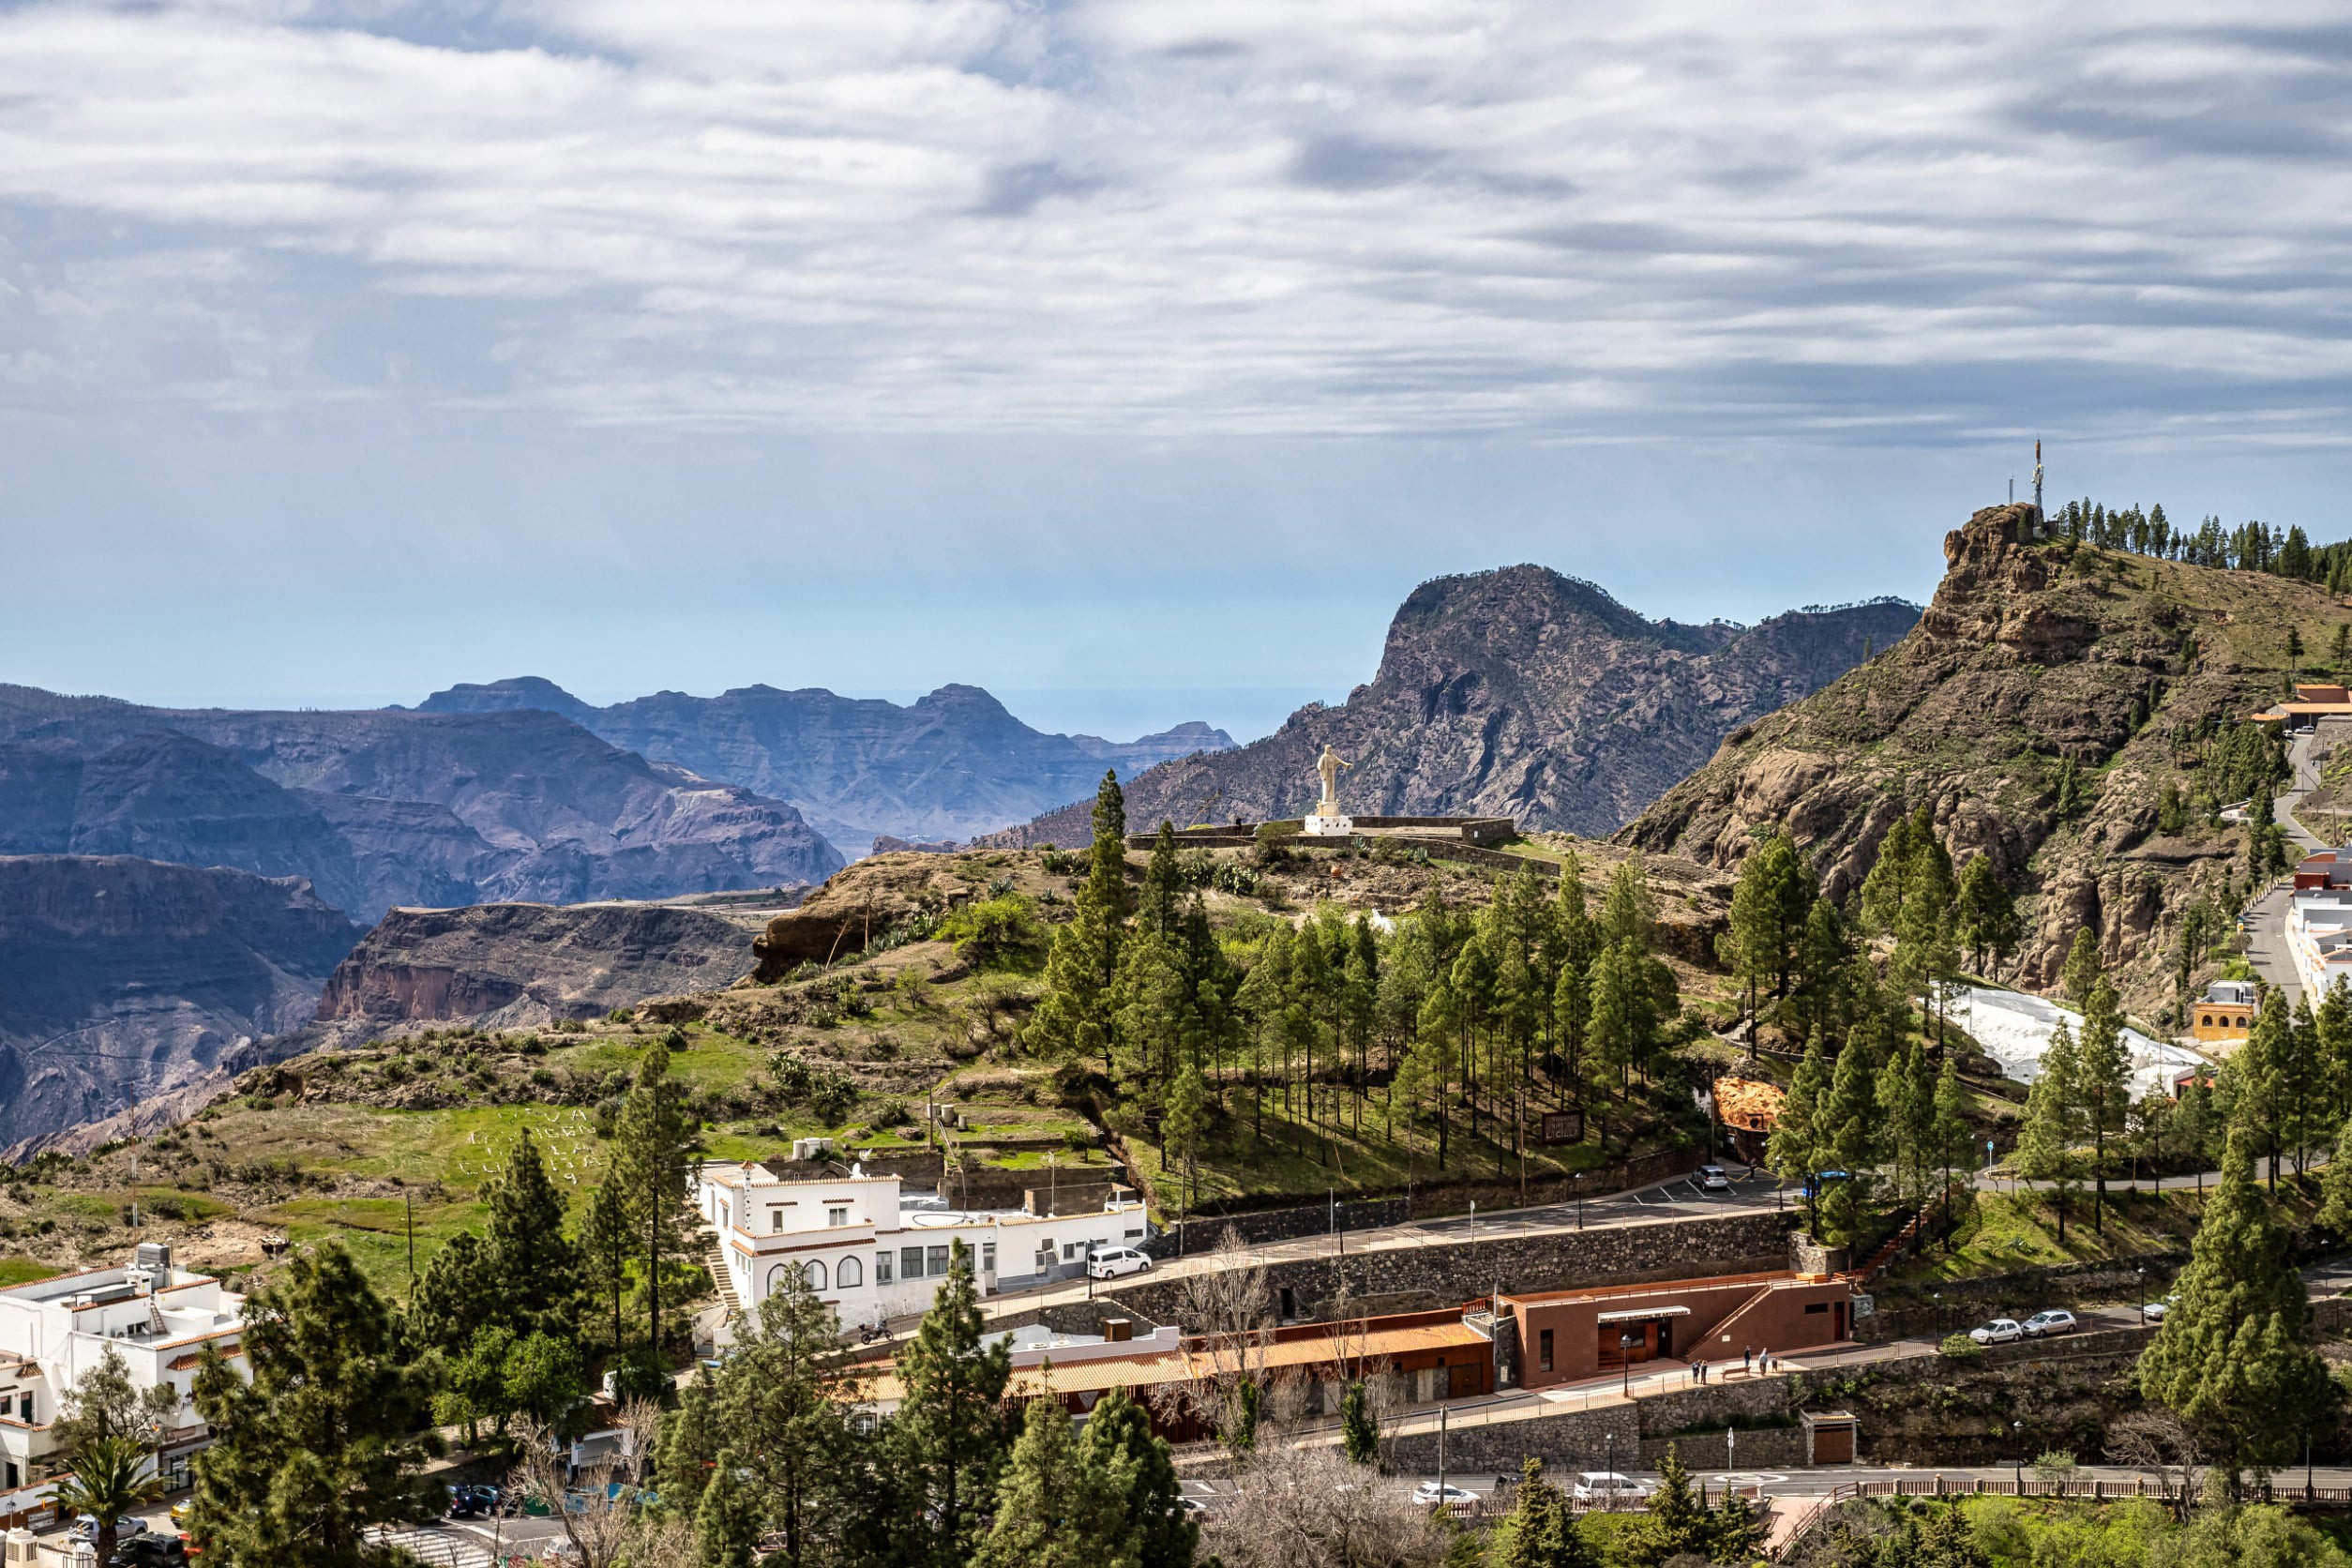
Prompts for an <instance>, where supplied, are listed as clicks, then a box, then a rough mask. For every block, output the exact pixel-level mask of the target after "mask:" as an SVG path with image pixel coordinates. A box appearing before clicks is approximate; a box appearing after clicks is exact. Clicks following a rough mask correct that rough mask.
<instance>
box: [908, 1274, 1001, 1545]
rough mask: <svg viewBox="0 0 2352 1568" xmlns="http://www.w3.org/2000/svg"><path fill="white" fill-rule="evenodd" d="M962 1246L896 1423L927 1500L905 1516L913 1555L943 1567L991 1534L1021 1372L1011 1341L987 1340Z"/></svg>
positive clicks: (911, 1472)
mask: <svg viewBox="0 0 2352 1568" xmlns="http://www.w3.org/2000/svg"><path fill="white" fill-rule="evenodd" d="M954 1247H955V1250H954V1251H953V1252H952V1253H951V1254H950V1255H949V1262H948V1269H947V1279H946V1281H945V1283H943V1284H942V1285H941V1286H940V1288H939V1291H938V1293H937V1294H936V1295H935V1296H933V1297H932V1299H931V1308H930V1310H929V1311H928V1312H927V1313H925V1314H924V1315H923V1324H922V1326H921V1327H920V1328H918V1329H917V1330H916V1331H915V1334H914V1337H913V1339H912V1340H910V1341H909V1342H908V1344H907V1346H906V1348H905V1349H902V1350H900V1351H899V1352H898V1379H899V1381H900V1383H901V1384H902V1385H903V1386H904V1389H905V1393H904V1395H903V1396H902V1397H901V1398H900V1400H899V1402H898V1413H897V1417H896V1418H895V1419H894V1420H893V1421H892V1423H891V1426H892V1430H893V1435H894V1436H895V1437H896V1438H897V1439H898V1440H899V1441H900V1443H901V1444H902V1448H901V1450H900V1454H899V1459H900V1461H901V1464H902V1465H903V1467H904V1469H903V1470H902V1480H903V1481H904V1482H905V1483H906V1484H908V1485H911V1486H912V1487H913V1488H914V1489H915V1490H916V1491H917V1492H918V1493H919V1495H920V1497H921V1505H920V1506H919V1507H918V1508H917V1509H916V1511H915V1516H914V1517H912V1518H911V1519H908V1520H906V1521H905V1526H906V1528H907V1530H909V1531H910V1532H911V1538H910V1540H909V1541H908V1542H907V1543H906V1550H905V1552H904V1553H903V1560H905V1561H907V1562H909V1563H912V1564H917V1565H922V1564H931V1565H935V1568H961V1565H962V1564H963V1563H964V1562H966V1561H967V1560H969V1559H970V1557H971V1555H972V1552H973V1551H974V1550H975V1549H976V1548H977V1546H978V1545H979V1543H980V1541H981V1539H982V1538H983V1537H984V1535H985V1534H986V1533H987V1525H988V1500H989V1498H990V1497H991V1496H993V1495H994V1493H995V1491H996V1482H997V1475H998V1473H999V1472H1000V1471H1001V1470H1003V1468H1004V1460H1005V1433H1004V1419H1003V1413H1002V1408H1001V1407H1002V1401H1003V1397H1004V1385H1005V1383H1006V1382H1007V1381H1008V1380H1010V1379H1011V1377H1012V1373H1013V1363H1012V1351H1011V1349H1010V1348H1009V1346H1008V1345H1007V1344H1006V1343H1005V1342H1004V1341H1003V1340H1001V1339H1000V1340H997V1341H995V1342H994V1343H986V1342H984V1340H983V1338H982V1331H981V1323H980V1291H979V1288H978V1287H977V1286H976V1285H975V1284H974V1283H973V1281H972V1253H971V1250H970V1249H969V1248H968V1247H966V1246H965V1245H964V1244H963V1243H961V1242H957V1243H956V1244H954Z"/></svg>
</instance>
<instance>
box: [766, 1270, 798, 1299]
mask: <svg viewBox="0 0 2352 1568" xmlns="http://www.w3.org/2000/svg"><path fill="white" fill-rule="evenodd" d="M791 1272H792V1265H791V1264H790V1263H778V1264H777V1265H776V1267H774V1268H772V1269H770V1270H769V1271H768V1294H769V1295H771V1296H773V1295H775V1294H776V1292H777V1291H778V1290H781V1289H784V1276H785V1275H786V1274H790V1273H791Z"/></svg>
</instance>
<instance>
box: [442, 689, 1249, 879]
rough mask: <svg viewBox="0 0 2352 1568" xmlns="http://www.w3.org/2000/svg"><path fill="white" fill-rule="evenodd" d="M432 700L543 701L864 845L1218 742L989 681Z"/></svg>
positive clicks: (995, 813) (1195, 727)
mask: <svg viewBox="0 0 2352 1568" xmlns="http://www.w3.org/2000/svg"><path fill="white" fill-rule="evenodd" d="M419 708H420V711H422V712H427V713H488V712H498V711H506V710H512V709H518V708H537V709H545V710H548V711H550V712H556V713H562V714H565V715H566V716H570V717H572V718H574V719H575V720H576V721H577V722H579V723H580V724H581V725H583V726H585V727H586V728H588V729H590V730H592V731H595V732H596V734H598V735H600V736H602V737H603V738H604V739H606V740H608V741H610V742H611V743H612V744H613V745H615V746H623V747H626V749H628V750H630V751H634V752H637V753H639V754H641V755H642V756H646V757H651V758H655V759H656V760H658V761H667V762H672V763H675V764H677V765H679V766H681V767H686V768H691V769H693V770H694V771H695V772H696V773H699V774H703V775H706V776H710V777H713V778H726V779H731V780H732V781H734V782H735V783H738V784H741V785H744V786H746V788H748V789H753V790H757V791H759V792H761V793H762V794H765V795H771V796H774V797H775V798H776V799H779V800H788V801H791V802H792V804H793V805H794V806H796V807H799V808H800V809H801V810H803V811H805V812H807V814H808V816H809V819H810V820H811V821H812V822H815V823H816V825H817V827H818V828H819V829H820V830H821V831H822V832H823V833H824V835H825V836H826V837H827V838H829V839H831V840H832V841H833V842H835V843H837V844H838V845H840V846H841V847H843V848H844V849H846V850H848V851H850V852H852V853H860V854H862V853H865V852H867V848H868V847H869V846H870V845H871V843H872V842H873V840H874V839H876V838H877V837H897V838H904V839H910V840H916V839H936V838H961V837H969V836H970V835H971V834H972V833H974V832H982V831H986V830H988V829H989V828H994V827H1000V826H1002V825H1003V824H1004V823H1005V822H1016V821H1018V820H1020V819H1021V818H1023V817H1026V816H1030V815H1033V814H1034V813H1036V812H1039V811H1043V810H1046V809H1048V807H1054V806H1058V805H1061V804H1062V803H1063V802H1064V801H1068V800H1071V799H1074V798H1076V797H1078V795H1081V794H1085V793H1087V792H1091V791H1092V790H1093V788H1094V786H1095V784H1096V783H1097V782H1098V781H1099V780H1100V779H1101V777H1102V776H1103V772H1104V770H1105V769H1106V768H1113V767H1115V768H1117V769H1118V770H1119V775H1120V776H1121V777H1122V778H1127V777H1131V776H1134V775H1135V774H1136V773H1138V772H1140V771H1141V770H1143V769H1145V768H1148V767H1150V766H1152V765H1153V763H1155V762H1161V761H1167V760H1168V759H1169V758H1174V757H1184V756H1189V755H1191V754H1192V753H1194V752H1197V751H1219V750H1223V749H1225V748H1226V747H1228V746H1231V745H1232V744H1233V742H1232V738H1231V737H1230V736H1229V735H1227V734H1226V733H1225V732H1224V731H1222V730H1216V729H1213V728H1211V727H1210V726H1208V725H1206V724H1199V723H1194V724H1184V725H1179V726H1178V727H1177V728H1175V729H1173V730H1169V731H1165V732H1163V733H1161V734H1157V735H1146V736H1144V737H1142V738H1141V739H1140V740H1136V741H1130V742H1123V743H1122V742H1115V741H1106V740H1102V739H1100V738H1098V737H1096V736H1093V735H1052V734H1046V733H1043V732H1041V731H1036V730H1033V729H1031V728H1030V727H1029V726H1028V725H1026V724H1023V723H1022V722H1021V721H1020V720H1019V719H1018V718H1015V717H1014V716H1012V715H1011V714H1010V713H1008V712H1006V711H1005V708H1004V705H1003V703H1001V702H999V701H997V700H996V699H995V698H993V697H991V696H989V695H988V693H987V692H985V691H983V690H981V689H980V688H979V687H977V686H942V687H940V688H939V690H937V691H934V692H932V693H931V694H930V695H929V696H927V697H924V698H921V699H918V700H917V701H914V702H912V703H911V704H909V705H908V706H906V707H900V706H898V705H897V703H895V702H885V701H876V700H870V699H859V698H851V697H840V696H837V695H835V694H834V693H832V692H830V691H825V690H822V689H807V690H801V691H779V690H777V689H776V688H775V687H774V686H746V687H743V688H741V689H740V690H735V691H730V692H727V693H725V694H723V695H721V696H718V697H689V696H687V695H686V694H685V693H684V692H676V691H664V692H657V693H656V694H655V695H653V696H651V697H641V698H638V699H637V700H636V701H629V702H620V703H616V704H614V705H613V706H611V707H609V708H595V707H590V706H589V705H588V704H586V703H584V702H581V701H580V700H579V699H578V698H576V697H573V696H571V695H570V694H569V693H568V692H565V691H564V690H563V689H562V688H561V687H559V686H555V685H554V684H553V683H551V682H549V681H546V680H542V679H540V678H539V677H537V676H524V677H521V678H519V679H514V680H505V681H494V682H491V683H490V684H488V685H484V686H453V687H451V688H450V689H448V690H447V691H439V692H435V693H434V694H433V695H432V696H430V697H429V698H427V699H426V700H425V701H424V702H422V703H421V704H419Z"/></svg>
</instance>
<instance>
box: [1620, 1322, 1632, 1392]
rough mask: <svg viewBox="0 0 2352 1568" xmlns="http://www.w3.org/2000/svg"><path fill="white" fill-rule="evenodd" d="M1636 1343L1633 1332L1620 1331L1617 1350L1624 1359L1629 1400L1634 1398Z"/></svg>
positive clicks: (1627, 1330)
mask: <svg viewBox="0 0 2352 1568" xmlns="http://www.w3.org/2000/svg"><path fill="white" fill-rule="evenodd" d="M1635 1344H1636V1340H1635V1338H1634V1331H1633V1330H1631V1329H1621V1330H1619V1331H1618V1334H1617V1349H1618V1350H1619V1352H1620V1353H1621V1355H1622V1356H1623V1357H1624V1366H1625V1397H1626V1398H1628V1399H1631V1398H1632V1397H1633V1396H1634V1346H1635Z"/></svg>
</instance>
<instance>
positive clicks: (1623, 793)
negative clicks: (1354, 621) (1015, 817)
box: [983, 565, 1920, 845]
mask: <svg viewBox="0 0 2352 1568" xmlns="http://www.w3.org/2000/svg"><path fill="white" fill-rule="evenodd" d="M1919 614H1920V611H1919V608H1918V607H1917V606H1915V605H1911V604H1907V603H1904V602H1903V601H1901V600H1894V599H1881V600H1876V601H1873V602H1871V603H1867V604H1859V605H1849V606H1845V607H1841V608H1836V609H1829V610H1813V611H1790V612H1788V613H1787V614H1784V615H1777V616H1774V617H1773V618H1772V619H1771V620H1769V621H1766V622H1764V623H1763V624H1762V625H1760V626H1733V625H1730V624H1728V623H1722V622H1718V623H1713V624H1710V625H1706V626H1691V625H1687V624H1684V623H1681V622H1675V621H1652V620H1650V619H1648V618H1646V617H1644V616H1642V615H1641V614H1639V613H1638V612H1636V611H1632V610H1629V609H1627V608H1626V607H1625V606H1623V605H1621V604H1620V603H1619V602H1618V601H1617V600H1616V599H1615V598H1613V597H1611V596H1609V595H1608V594H1607V593H1606V592H1605V591H1604V590H1602V589H1601V588H1599V587H1597V586H1595V585H1594V584H1592V583H1590V582H1586V581H1583V580H1579V579H1576V578H1572V577H1567V576H1565V575H1563V574H1561V573H1560V572H1557V571H1553V570H1551V569H1550V568H1548V567H1545V566H1538V565H1518V566H1508V567H1503V568H1501V569H1500V570H1496V571H1488V572H1478V573H1473V574H1470V575H1466V576H1455V577H1442V578H1438V579H1436V580H1432V581H1429V582H1425V583H1423V584H1422V585H1421V586H1420V587H1419V588H1417V589H1415V590H1414V591H1413V593H1412V594H1411V595H1410V596H1409V597H1408V598H1407V599H1406V600H1405V602H1404V604H1403V606H1402V607H1400V608H1399V609H1398V611H1397V612H1396V615H1395V619H1394V620H1393V621H1392V622H1391V624H1390V626H1389V632H1388V641H1387V644H1386V647H1385V648H1384V649H1383V651H1382V653H1381V656H1380V670H1379V671H1378V673H1377V674H1376V675H1375V676H1374V677H1373V679H1372V681H1371V683H1370V684H1369V685H1366V686H1358V687H1356V689H1355V690H1354V691H1353V692H1351V693H1349V697H1348V700H1347V701H1346V702H1344V703H1342V704H1341V705H1340V706H1338V707H1335V708H1333V707H1325V706H1323V705H1321V704H1319V703H1312V704H1309V705H1308V706H1306V707H1304V708H1302V709H1300V710H1299V711H1298V712H1297V713H1295V714H1293V715H1292V716H1290V718H1289V720H1288V721H1287V722H1285V723H1284V725H1283V726H1282V728H1281V729H1280V730H1279V731H1276V732H1275V733H1274V734H1273V735H1270V736H1268V737H1267V738H1266V739H1264V740H1261V741H1257V742H1253V743H1252V744H1250V745H1248V746H1241V747H1238V748H1236V749H1234V750H1230V751H1226V752H1223V753H1219V754H1216V755H1214V756H1203V757H1193V758H1188V759H1184V760H1182V761H1170V762H1166V763H1163V764H1161V765H1160V766H1158V767H1155V768H1153V769H1152V770H1150V771H1149V772H1147V773H1144V774H1142V775H1141V776H1138V777H1137V778H1136V779H1135V780H1134V781H1133V782H1131V783H1129V784H1128V785H1127V786H1126V796H1127V820H1128V822H1130V823H1131V824H1135V825H1138V826H1148V825H1150V824H1152V823H1155V822H1159V821H1161V820H1162V819H1168V820H1170V821H1174V822H1178V823H1180V824H1181V823H1186V822H1199V821H1206V820H1224V819H1226V818H1229V817H1234V816H1241V817H1247V818H1252V819H1261V820H1262V819H1274V818H1285V817H1297V816H1300V815H1303V814H1304V812H1306V811H1307V810H1309V809H1311V808H1312V807H1313V806H1314V804H1315V800H1316V797H1317V792H1318V790H1317V784H1316V779H1315V774H1314V765H1315V760H1316V758H1317V757H1318V756H1319V755H1320V754H1321V752H1322V749H1323V747H1324V746H1331V747H1332V748H1333V749H1334V750H1336V751H1337V752H1338V753H1339V755H1340V756H1341V757H1342V758H1343V759H1344V760H1346V761H1347V762H1348V763H1349V770H1348V771H1347V772H1346V773H1344V774H1342V775H1341V776H1340V780H1341V781H1340V787H1339V793H1340V801H1341V804H1342V805H1343V806H1344V807H1348V808H1349V809H1351V810H1353V811H1355V812H1358V813H1361V814H1364V815H1400V816H1421V815H1499V816H1510V817H1515V818H1517V819H1518V820H1519V821H1520V822H1521V823H1522V824H1524V825H1526V826H1529V827H1533V828H1553V829H1566V830H1569V831H1572V832H1576V833H1581V834H1586V835H1589V836H1593V837H1599V836H1603V835H1606V834H1608V833H1611V832H1614V831H1615V830H1616V829H1617V828H1618V827H1620V826H1621V825H1622V824H1623V823H1624V822H1628V821H1630V820H1631V819H1633V818H1634V817H1636V816H1637V815H1638V814H1639V813H1640V812H1641V811H1642V809H1643V808H1644V807H1647V806H1649V805H1650V803H1651V801H1653V800H1655V799H1657V798H1658V796H1659V795H1661V794H1663V793H1664V792H1666V790H1667V789H1668V788H1669V787H1671V786H1672V785H1673V784H1674V783H1675V782H1676V781H1677V780H1679V779H1681V777H1682V776H1684V775H1686V774H1688V773H1690V772H1691V771H1692V770H1694V769H1696V768H1697V767H1699V766H1700V765H1701V764H1703V763H1704V762H1705V761H1707V759H1708V758H1709V757H1710V756H1711V754H1712V753H1713V751H1714V749H1715V747H1716V746H1717V745H1718V744H1719V743H1721V741H1722V740H1723V738H1724V737H1725V736H1726V735H1727V734H1729V733H1730V732H1731V731H1734V730H1737V729H1738V728H1740V727H1741V725H1743V724H1747V723H1749V722H1751V721H1753V720H1755V719H1756V718H1759V717H1761V716H1764V715H1766V714H1769V713H1771V712H1772V711H1773V710H1774V709H1776V708H1779V707H1782V706H1783V705H1785V704H1787V703H1788V702H1791V701H1796V700H1798V699H1799V698H1802V697H1804V696H1806V695H1808V694H1810V693H1811V692H1814V691H1816V690H1818V689H1819V688H1820V687H1821V686H1825V685H1827V684H1828V683H1829V682H1831V681H1832V680H1834V679H1835V678H1836V677H1838V676H1839V675H1841V674H1843V673H1845V672H1846V671H1847V670H1849V669H1851V668H1852V667H1853V666H1854V665H1856V664H1858V663H1860V662H1861V661H1862V656H1863V654H1864V652H1865V651H1866V650H1867V649H1870V648H1874V647H1877V648H1883V647H1886V646H1888V645H1890V644H1892V643H1893V642H1894V641H1897V640H1898V639H1900V638H1901V637H1902V636H1903V635H1904V634H1905V633H1907V632H1908V631H1909V630H1910V628H1911V626H1912V624H1913V623H1914V622H1916V621H1917V620H1918V618H1919ZM1089 809H1090V807H1089V803H1088V802H1087V801H1086V800H1085V799H1083V798H1075V799H1074V800H1073V802H1072V803H1071V804H1069V805H1067V806H1066V807H1064V808H1063V809H1062V810H1059V811H1055V812H1051V813H1048V814H1047V815H1045V816H1042V817H1039V818H1037V819H1034V820H1033V821H1031V822H1027V823H1025V824H1022V825H1021V826H1018V827H1016V828H1012V829H1009V830H1006V831H1003V832H1002V833H999V834H996V835H993V836H990V837H988V838H986V839H984V840H983V841H984V842H991V843H998V844H1005V845H1016V844H1021V845H1025V844H1037V843H1046V842H1052V843H1059V844H1064V845H1069V844H1081V843H1084V842H1086V841H1088V839H1089V838H1091V837H1092V828H1091V826H1090V825H1089V816H1088V813H1089Z"/></svg>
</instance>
